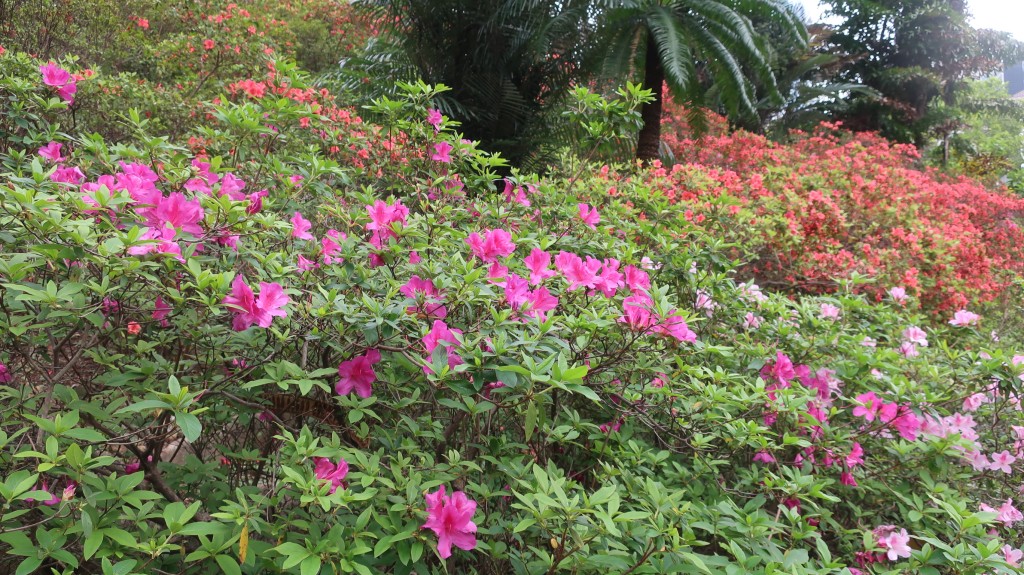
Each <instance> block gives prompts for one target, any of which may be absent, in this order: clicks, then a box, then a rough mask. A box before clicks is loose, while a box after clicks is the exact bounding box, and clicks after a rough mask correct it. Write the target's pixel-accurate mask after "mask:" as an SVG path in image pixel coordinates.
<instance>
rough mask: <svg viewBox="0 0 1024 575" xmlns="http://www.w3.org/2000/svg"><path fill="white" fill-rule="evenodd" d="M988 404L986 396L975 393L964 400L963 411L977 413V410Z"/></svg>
mask: <svg viewBox="0 0 1024 575" xmlns="http://www.w3.org/2000/svg"><path fill="white" fill-rule="evenodd" d="M987 402H988V396H987V395H985V394H984V393H975V394H972V395H971V396H969V397H967V398H966V399H964V411H972V412H973V411H978V408H979V407H981V406H982V405H983V404H985V403H987Z"/></svg>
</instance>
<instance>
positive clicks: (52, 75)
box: [39, 62, 71, 88]
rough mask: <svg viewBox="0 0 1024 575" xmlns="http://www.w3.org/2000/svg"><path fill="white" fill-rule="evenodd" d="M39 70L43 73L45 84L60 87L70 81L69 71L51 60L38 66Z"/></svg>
mask: <svg viewBox="0 0 1024 575" xmlns="http://www.w3.org/2000/svg"><path fill="white" fill-rule="evenodd" d="M39 72H40V73H42V75H43V84H46V85H47V86H53V87H55V88H60V87H61V86H63V85H65V84H67V83H68V82H70V81H71V73H70V72H68V71H67V70H65V69H63V68H61V67H60V66H58V65H56V64H54V63H53V62H50V63H49V64H43V65H42V66H40V67H39Z"/></svg>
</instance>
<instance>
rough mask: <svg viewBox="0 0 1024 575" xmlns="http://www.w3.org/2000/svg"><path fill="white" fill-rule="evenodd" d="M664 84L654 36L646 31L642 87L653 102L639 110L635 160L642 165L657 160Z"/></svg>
mask: <svg viewBox="0 0 1024 575" xmlns="http://www.w3.org/2000/svg"><path fill="white" fill-rule="evenodd" d="M664 84H665V69H664V68H662V67H661V58H660V57H659V55H658V45H657V43H656V42H655V41H654V34H651V31H650V30H648V31H647V53H646V56H645V57H644V85H643V87H644V88H645V89H647V90H650V91H652V92H653V93H654V100H653V101H651V102H648V103H646V104H644V105H643V107H642V108H641V109H640V116H641V117H642V118H643V121H644V126H643V127H642V128H640V134H639V135H638V136H637V139H636V158H637V159H638V160H641V161H643V163H644V165H647V164H650V163H651V162H653V161H654V160H657V159H658V157H659V155H660V154H659V152H660V151H661V91H662V87H663V85H664Z"/></svg>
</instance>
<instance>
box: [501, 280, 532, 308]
mask: <svg viewBox="0 0 1024 575" xmlns="http://www.w3.org/2000/svg"><path fill="white" fill-rule="evenodd" d="M529 291H530V284H529V282H527V281H526V280H525V279H523V278H521V277H519V276H517V275H515V274H511V275H509V276H508V277H507V279H506V280H505V301H506V302H508V305H509V306H510V307H512V309H519V306H521V305H523V303H525V302H526V294H527V293H528V292H529Z"/></svg>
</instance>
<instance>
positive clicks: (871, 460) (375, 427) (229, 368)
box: [0, 52, 1024, 575]
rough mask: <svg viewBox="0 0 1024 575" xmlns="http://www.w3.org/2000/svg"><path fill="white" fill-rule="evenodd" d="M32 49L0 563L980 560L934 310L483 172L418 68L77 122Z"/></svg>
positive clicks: (821, 567) (967, 335)
mask: <svg viewBox="0 0 1024 575" xmlns="http://www.w3.org/2000/svg"><path fill="white" fill-rule="evenodd" d="M45 64H47V62H41V61H38V60H32V59H31V58H29V57H27V56H25V55H23V54H15V53H13V52H11V53H5V54H3V55H0V69H2V70H3V71H5V72H9V73H7V74H5V75H4V76H0V90H2V94H0V96H2V97H0V106H2V109H0V118H3V120H0V121H2V122H4V123H3V124H2V125H3V130H4V131H3V137H4V138H5V140H4V143H3V146H2V148H0V286H2V288H3V289H2V291H0V329H2V330H3V332H4V333H5V334H6V336H5V337H4V338H2V339H0V413H2V418H0V500H2V503H0V505H2V506H3V511H2V512H0V553H2V554H3V558H2V559H0V568H3V569H5V570H9V571H13V572H15V573H20V574H27V573H32V572H53V571H56V572H61V573H72V572H74V573H104V574H107V573H110V574H113V573H118V574H128V573H157V572H185V571H189V572H197V573H198V572H202V573H221V572H226V573H243V572H244V573H256V572H290V573H300V574H304V575H308V574H311V573H318V572H322V573H338V572H340V573H363V574H370V573H403V574H408V573H443V572H450V573H517V574H533V573H581V574H583V573H609V572H613V573H638V574H639V573H648V574H654V573H710V574H713V575H718V574H733V573H764V574H768V573H796V574H807V575H811V574H825V573H858V572H860V573H902V572H910V573H923V574H933V573H963V574H977V575H981V574H982V573H1013V572H1015V570H1016V569H1018V566H1019V563H1020V561H1021V551H1020V548H1021V546H1022V545H1024V541H1022V540H1021V538H1020V535H1019V533H1020V531H1019V529H1018V527H1019V525H1020V524H1021V522H1022V521H1024V516H1022V515H1021V511H1020V510H1021V506H1020V502H1019V498H1020V497H1021V496H1020V488H1021V482H1022V477H1021V473H1020V470H1021V461H1020V460H1021V458H1022V457H1024V417H1022V416H1021V411H1020V410H1021V404H1020V393H1021V385H1022V380H1021V373H1022V371H1024V356H1019V355H1015V353H1014V350H1012V349H1004V348H1002V347H1000V346H999V345H998V344H997V343H996V342H992V341H991V340H990V338H988V337H985V336H984V335H983V334H979V333H978V332H977V327H976V326H977V323H978V319H977V318H976V317H975V316H974V315H972V314H973V310H972V308H969V307H966V306H965V307H964V308H963V309H962V310H960V309H958V310H957V311H958V312H959V313H956V314H955V315H954V313H953V311H950V312H944V313H945V315H944V316H943V319H944V321H943V322H942V323H936V324H935V325H934V326H932V325H931V324H930V323H928V322H927V319H926V317H924V316H922V315H919V314H917V313H916V312H915V311H914V310H915V309H917V308H916V307H915V306H914V305H905V304H906V303H907V302H910V303H915V302H916V301H917V299H916V298H915V296H914V295H913V294H914V293H916V292H914V290H913V289H910V290H909V293H908V291H907V290H903V291H899V290H893V291H892V292H891V293H892V295H890V296H886V297H885V298H883V300H882V301H881V302H876V301H869V298H867V297H865V296H864V295H863V294H858V293H855V290H854V287H855V285H854V283H853V282H844V283H842V284H840V286H839V288H840V289H839V290H838V291H837V292H836V293H835V294H833V295H830V296H827V297H805V298H803V299H792V300H790V299H786V298H783V297H780V296H778V295H766V294H764V293H762V291H761V290H760V289H759V288H758V287H757V286H756V285H754V284H752V283H749V282H746V283H744V282H738V281H737V280H736V277H737V276H736V275H735V266H736V265H737V263H736V262H733V261H732V260H731V259H730V258H729V250H730V248H729V246H728V245H725V244H724V242H723V241H722V240H721V239H720V238H715V237H713V236H712V235H710V234H709V233H708V232H707V231H706V229H705V228H704V227H703V226H702V225H700V224H701V223H703V222H698V221H697V220H698V219H699V218H697V217H695V214H694V213H693V211H692V208H691V207H689V206H688V205H687V204H686V203H685V202H676V201H672V199H671V198H669V197H667V196H666V194H663V193H652V192H651V190H650V188H649V187H648V184H647V183H646V182H644V181H639V180H630V179H623V180H621V181H620V182H619V183H618V184H617V186H618V188H617V189H616V190H615V191H614V193H611V191H610V190H608V185H607V184H605V185H603V186H596V185H595V186H591V185H590V184H592V183H594V182H596V181H598V180H599V179H600V178H607V179H611V178H612V175H611V174H607V175H602V174H601V173H600V172H597V176H596V177H594V176H588V177H586V178H583V177H573V178H569V179H565V180H563V179H559V178H557V177H552V178H548V179H544V180H541V179H537V178H535V177H530V176H522V175H518V174H517V175H515V177H511V178H508V179H505V180H501V179H499V178H497V176H496V174H495V173H494V172H495V168H497V167H499V166H500V165H501V164H502V162H501V160H500V159H497V158H494V157H490V156H487V155H486V154H483V153H481V152H479V151H478V150H477V149H476V146H475V144H474V143H472V142H466V141H463V140H461V139H460V138H459V137H458V135H457V134H456V133H455V132H454V131H453V124H452V123H451V122H450V121H449V120H448V119H446V118H444V117H443V116H440V115H439V114H437V113H436V112H431V111H430V109H429V102H430V99H431V97H432V96H433V95H435V94H436V93H437V90H438V89H437V88H432V87H429V86H424V85H406V86H403V90H404V92H405V93H406V96H405V97H404V98H403V99H401V100H396V101H390V100H388V101H381V102H379V103H378V104H377V108H376V109H375V112H376V113H377V114H378V115H379V116H380V117H383V118H385V122H386V123H385V125H383V126H370V125H367V124H365V123H363V122H362V121H361V120H359V119H358V118H357V117H355V116H354V115H353V114H351V113H350V112H348V111H346V110H344V109H340V108H336V107H334V105H333V104H332V103H330V100H329V98H328V95H327V94H324V93H322V92H320V91H317V90H315V89H313V88H311V87H309V86H307V85H306V83H305V80H304V76H303V75H302V74H301V73H299V72H298V71H296V70H295V69H294V68H293V67H292V66H291V65H290V64H286V63H283V62H276V63H274V64H273V66H272V67H271V68H270V72H271V74H270V76H268V77H260V78H246V79H243V80H238V81H237V82H239V83H243V82H244V84H239V85H237V86H236V88H237V89H235V90H228V91H227V93H226V94H224V97H223V98H221V99H220V100H219V101H217V102H214V101H209V102H204V103H203V106H202V110H203V111H204V113H203V114H202V115H201V116H200V117H199V118H197V120H196V126H195V127H194V128H190V129H191V132H189V133H188V134H186V135H184V136H182V138H181V139H180V140H176V139H171V138H166V137H154V136H153V135H152V134H151V133H149V132H148V129H149V127H150V125H151V124H150V123H149V122H150V120H147V119H145V118H143V117H141V116H140V115H139V114H138V113H130V114H129V117H130V118H131V121H130V122H129V123H128V125H127V126H126V128H125V132H124V134H125V138H124V139H123V140H121V141H118V142H110V141H107V140H105V139H104V138H102V137H101V136H96V135H81V136H80V135H71V134H70V133H69V131H68V130H67V129H66V126H67V125H68V122H69V121H72V118H71V117H70V116H71V110H69V109H68V104H67V102H65V101H64V100H62V99H61V98H60V97H59V96H56V95H54V93H53V90H54V87H53V86H49V85H47V83H46V82H45V80H44V76H43V74H42V73H41V72H40V71H39V67H40V66H43V65H45ZM54 64H56V65H58V66H61V68H62V69H68V68H64V67H63V66H62V62H54ZM69 71H72V70H69ZM81 83H83V84H86V87H83V91H84V90H87V89H88V87H87V85H88V82H87V81H83V82H81ZM72 110H73V108H72ZM8 119H10V120H8ZM583 171H584V170H582V169H581V170H577V171H576V173H582V172H583ZM659 177H664V178H668V177H669V176H668V175H666V176H659ZM607 179H605V180H603V181H607ZM496 182H497V184H496ZM638 213H642V214H644V215H645V216H646V217H643V218H640V217H637V214H638ZM719 221H723V222H724V221H726V220H724V219H723V220H719ZM906 287H908V288H912V287H913V286H909V285H908V286H906ZM871 299H872V300H873V299H874V298H871Z"/></svg>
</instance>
